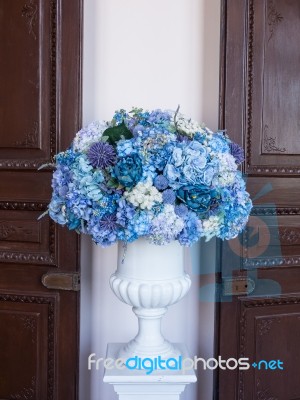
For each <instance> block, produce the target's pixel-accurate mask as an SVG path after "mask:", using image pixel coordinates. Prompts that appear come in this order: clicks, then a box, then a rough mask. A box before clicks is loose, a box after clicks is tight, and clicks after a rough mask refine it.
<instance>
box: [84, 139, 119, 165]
mask: <svg viewBox="0 0 300 400" xmlns="http://www.w3.org/2000/svg"><path fill="white" fill-rule="evenodd" d="M87 156H88V160H89V162H90V163H91V165H92V166H93V167H94V168H106V167H109V166H110V165H113V164H114V163H115V160H116V152H115V150H114V148H113V146H111V145H110V144H108V143H104V142H98V143H94V144H93V145H92V146H91V147H90V149H89V152H88V155H87Z"/></svg>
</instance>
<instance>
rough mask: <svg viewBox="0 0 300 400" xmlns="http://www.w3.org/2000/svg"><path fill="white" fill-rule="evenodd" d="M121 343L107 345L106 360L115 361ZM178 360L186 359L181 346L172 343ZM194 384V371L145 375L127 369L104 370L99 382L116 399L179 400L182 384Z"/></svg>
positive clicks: (143, 372) (185, 351)
mask: <svg viewBox="0 0 300 400" xmlns="http://www.w3.org/2000/svg"><path fill="white" fill-rule="evenodd" d="M123 346H124V343H109V344H108V346H107V355H106V358H112V359H114V360H115V359H117V355H118V354H119V351H120V349H121V348H122V347H123ZM176 348H178V349H179V350H180V352H181V355H182V358H183V359H184V358H188V357H189V355H188V353H187V349H186V347H185V345H184V344H182V343H176ZM196 381H197V378H196V374H195V371H194V370H188V371H182V370H156V371H153V372H152V373H151V374H149V375H147V374H146V370H138V369H135V370H130V369H128V368H126V367H125V368H124V369H117V368H116V367H114V368H113V369H106V370H105V372H104V378H103V382H106V383H109V384H111V385H113V386H114V389H115V391H116V393H117V394H118V396H119V400H180V394H181V393H182V392H183V391H184V389H185V387H186V385H188V384H189V383H194V382H196Z"/></svg>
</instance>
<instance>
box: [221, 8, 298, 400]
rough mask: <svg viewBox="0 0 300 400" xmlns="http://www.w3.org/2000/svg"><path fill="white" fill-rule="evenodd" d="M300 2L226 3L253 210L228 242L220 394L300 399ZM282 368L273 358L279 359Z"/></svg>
mask: <svg viewBox="0 0 300 400" xmlns="http://www.w3.org/2000/svg"><path fill="white" fill-rule="evenodd" d="M299 38H300V1H299V0H224V1H222V55H221V58H222V61H223V62H222V66H221V67H222V68H221V77H222V80H221V108H220V116H221V117H220V121H221V124H220V125H221V127H223V128H226V129H228V132H229V134H230V135H231V136H232V137H233V138H234V139H235V141H237V142H239V143H240V144H241V145H243V146H244V148H245V152H246V161H245V163H244V166H243V171H244V173H245V175H246V179H247V187H248V190H249V191H250V193H251V197H252V199H253V202H254V205H255V207H254V209H253V211H252V215H251V217H250V220H249V223H248V226H247V229H246V230H245V232H244V233H243V234H242V235H240V237H239V238H237V239H235V240H232V241H230V242H228V243H222V244H221V280H220V288H222V290H221V291H220V307H219V314H218V317H219V318H218V319H219V331H218V335H219V342H218V343H219V344H218V354H220V355H221V356H222V357H223V358H224V359H228V358H230V357H235V358H239V357H247V358H249V359H250V362H251V364H252V363H258V362H259V361H260V360H265V361H271V360H280V361H282V362H283V368H284V369H283V370H282V369H280V368H278V367H277V365H276V368H274V369H272V368H269V367H268V369H266V364H264V363H262V364H260V368H258V366H255V364H254V366H252V365H251V368H250V369H249V370H246V371H240V370H226V371H222V370H219V373H218V378H219V379H218V382H217V385H216V387H217V388H218V390H217V393H216V398H218V399H220V400H235V399H239V400H250V399H251V400H254V399H257V400H299V399H300V379H299V371H300V367H299V362H300V346H299V337H300V40H299ZM274 366H275V364H274Z"/></svg>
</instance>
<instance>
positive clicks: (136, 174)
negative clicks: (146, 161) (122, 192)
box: [114, 154, 143, 189]
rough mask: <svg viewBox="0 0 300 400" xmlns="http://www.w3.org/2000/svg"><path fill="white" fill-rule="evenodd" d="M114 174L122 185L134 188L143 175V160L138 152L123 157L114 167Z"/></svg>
mask: <svg viewBox="0 0 300 400" xmlns="http://www.w3.org/2000/svg"><path fill="white" fill-rule="evenodd" d="M114 175H115V177H116V178H117V180H118V181H119V182H120V183H121V185H123V186H125V187H126V188H129V189H130V188H132V187H133V186H135V185H136V184H137V183H138V182H139V181H140V179H141V177H142V175H143V166H142V160H141V159H140V157H139V156H138V155H137V154H133V155H132V156H128V157H124V158H121V159H120V160H119V161H118V162H117V164H116V165H115V167H114Z"/></svg>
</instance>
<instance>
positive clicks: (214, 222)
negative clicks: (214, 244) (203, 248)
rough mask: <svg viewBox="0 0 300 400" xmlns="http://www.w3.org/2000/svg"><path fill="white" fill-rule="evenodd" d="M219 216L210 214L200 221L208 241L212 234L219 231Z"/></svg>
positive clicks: (216, 233)
mask: <svg viewBox="0 0 300 400" xmlns="http://www.w3.org/2000/svg"><path fill="white" fill-rule="evenodd" d="M220 223H221V217H220V216H215V215H212V216H210V217H209V218H208V219H206V220H203V221H202V228H203V231H204V234H205V236H206V240H205V241H206V242H208V241H209V240H210V239H211V238H212V237H213V236H215V235H218V234H219V233H220Z"/></svg>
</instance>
